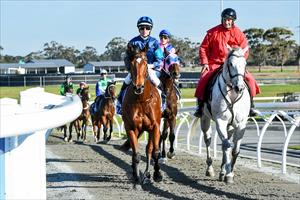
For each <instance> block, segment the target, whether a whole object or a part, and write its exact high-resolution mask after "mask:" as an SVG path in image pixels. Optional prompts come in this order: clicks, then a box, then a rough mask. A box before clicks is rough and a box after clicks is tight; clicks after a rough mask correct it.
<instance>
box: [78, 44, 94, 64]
mask: <svg viewBox="0 0 300 200" xmlns="http://www.w3.org/2000/svg"><path fill="white" fill-rule="evenodd" d="M98 60H99V56H98V55H97V50H96V49H95V48H94V47H90V46H86V47H85V49H83V51H82V52H81V53H80V55H79V57H78V65H79V66H80V67H83V65H85V64H86V63H88V62H89V61H98Z"/></svg>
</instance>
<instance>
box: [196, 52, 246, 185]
mask: <svg viewBox="0 0 300 200" xmlns="http://www.w3.org/2000/svg"><path fill="white" fill-rule="evenodd" d="M227 48H228V52H229V53H228V55H227V58H226V60H225V62H224V64H223V66H222V70H221V72H220V74H218V75H217V78H216V81H215V83H213V85H212V91H211V99H209V100H208V102H206V103H205V104H204V110H203V116H202V117H201V129H202V131H203V133H204V141H205V144H206V151H207V160H206V163H207V170H206V175H207V176H214V169H213V167H212V158H211V154H210V143H211V133H210V132H209V131H208V130H209V127H210V120H211V119H212V120H214V121H215V123H216V129H217V132H218V135H219V138H220V139H221V141H222V151H223V159H222V164H221V171H220V174H219V180H220V181H225V182H226V183H233V177H234V173H233V170H234V165H235V162H236V159H237V157H238V154H239V152H240V144H241V140H242V138H243V136H244V133H245V128H246V124H247V119H248V114H249V111H250V94H249V91H248V89H247V87H246V83H245V81H244V75H245V71H246V59H245V57H244V54H245V52H246V51H247V50H248V47H246V48H245V49H242V48H233V49H232V48H231V47H227ZM209 107H210V108H211V109H210V110H209ZM231 137H233V138H232V140H233V148H231V147H232V145H231V142H230V139H231Z"/></svg>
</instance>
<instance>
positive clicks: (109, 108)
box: [91, 81, 117, 142]
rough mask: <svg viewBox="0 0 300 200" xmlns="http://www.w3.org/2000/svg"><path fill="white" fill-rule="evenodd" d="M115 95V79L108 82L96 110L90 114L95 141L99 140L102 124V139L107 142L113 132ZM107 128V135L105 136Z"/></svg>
mask: <svg viewBox="0 0 300 200" xmlns="http://www.w3.org/2000/svg"><path fill="white" fill-rule="evenodd" d="M116 97H117V96H116V81H112V82H108V85H107V87H106V89H105V93H104V95H103V97H102V99H101V100H100V103H99V107H98V108H97V112H96V113H95V114H92V115H91V118H92V124H93V134H94V140H95V142H99V140H100V130H101V126H102V125H103V140H104V141H106V142H108V141H109V140H110V139H111V134H112V132H113V118H114V115H115V99H116ZM97 98H99V97H97ZM95 102H96V100H95ZM91 108H92V107H91ZM91 113H92V112H91ZM108 129H109V135H108V136H107V131H108Z"/></svg>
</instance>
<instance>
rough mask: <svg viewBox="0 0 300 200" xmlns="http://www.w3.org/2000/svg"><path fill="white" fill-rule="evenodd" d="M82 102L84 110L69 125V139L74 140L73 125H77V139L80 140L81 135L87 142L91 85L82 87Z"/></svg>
mask: <svg viewBox="0 0 300 200" xmlns="http://www.w3.org/2000/svg"><path fill="white" fill-rule="evenodd" d="M80 96H81V102H82V112H81V114H80V115H79V117H78V118H77V119H76V120H74V121H73V122H71V123H70V126H69V138H68V141H69V142H72V128H73V125H74V127H75V131H76V133H77V141H79V138H80V137H81V139H82V141H83V142H86V129H87V126H88V123H89V118H90V104H89V100H90V93H89V86H86V87H84V88H83V89H82V91H81V93H80ZM80 121H82V124H81V126H80Z"/></svg>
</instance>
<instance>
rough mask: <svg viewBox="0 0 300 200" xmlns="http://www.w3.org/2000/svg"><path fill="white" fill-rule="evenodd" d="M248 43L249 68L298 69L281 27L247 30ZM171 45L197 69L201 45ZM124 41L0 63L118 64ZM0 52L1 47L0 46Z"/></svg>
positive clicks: (48, 49) (298, 50) (297, 55)
mask: <svg viewBox="0 0 300 200" xmlns="http://www.w3.org/2000/svg"><path fill="white" fill-rule="evenodd" d="M244 33H245V35H246V37H247V38H248V41H249V47H250V55H249V59H248V65H255V66H260V67H261V66H265V65H275V66H281V68H282V67H283V66H284V65H299V64H300V46H299V45H298V44H297V43H296V41H295V40H292V36H293V33H292V32H291V31H290V30H288V29H286V28H282V27H274V28H271V29H267V30H264V29H261V28H250V29H246V30H244ZM171 43H172V44H173V46H174V47H175V48H176V49H180V53H179V55H180V57H181V59H182V60H183V62H184V63H185V64H186V65H187V66H192V67H195V66H198V62H199V55H198V51H199V46H200V42H192V41H191V40H190V39H189V38H179V37H176V36H173V37H172V38H171ZM126 45H127V41H126V40H125V39H123V38H122V37H114V38H112V40H111V41H109V42H108V43H107V45H106V46H105V51H104V53H102V54H98V52H97V50H96V49H95V48H94V47H92V46H86V47H85V48H84V49H83V50H82V51H80V50H78V49H75V48H74V47H68V46H64V45H62V44H60V43H58V42H56V41H51V42H47V43H45V44H44V46H43V49H42V50H39V51H36V52H31V53H29V54H28V55H26V56H23V57H22V56H11V55H2V53H1V54H0V62H1V63H13V62H19V61H20V60H23V61H25V62H26V61H28V60H32V59H66V60H69V61H70V62H72V63H74V64H75V66H76V67H83V65H84V64H86V63H88V62H89V61H120V60H123V59H124V55H125V50H126ZM0 50H1V51H2V50H3V47H2V46H0Z"/></svg>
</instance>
